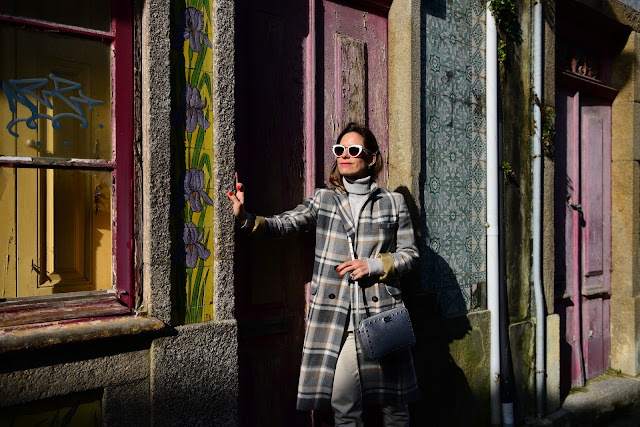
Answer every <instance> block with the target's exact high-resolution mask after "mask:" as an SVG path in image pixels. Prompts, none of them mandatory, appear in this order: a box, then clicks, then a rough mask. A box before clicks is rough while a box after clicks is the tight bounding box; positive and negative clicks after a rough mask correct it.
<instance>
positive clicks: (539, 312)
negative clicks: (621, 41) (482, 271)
mask: <svg viewBox="0 0 640 427" xmlns="http://www.w3.org/2000/svg"><path fill="white" fill-rule="evenodd" d="M533 19H534V21H533V30H532V33H533V35H532V38H533V93H534V94H535V96H537V97H538V100H540V102H536V103H534V106H533V119H534V121H533V123H534V126H535V129H534V131H535V132H534V135H533V147H532V151H533V159H532V163H533V164H532V171H533V194H532V197H533V200H532V210H533V212H532V215H531V234H532V236H531V240H532V251H533V254H532V263H531V264H532V265H531V269H532V281H533V288H534V292H535V303H536V398H537V410H538V416H540V417H541V416H542V415H544V406H545V405H544V403H545V402H544V401H545V385H546V384H545V383H546V371H545V360H544V359H545V325H546V318H545V302H544V291H543V289H542V278H541V259H540V258H541V256H542V254H541V247H542V244H541V240H542V237H541V236H542V233H541V231H542V230H541V228H542V127H541V125H542V123H541V121H542V112H541V111H540V103H541V102H542V33H543V29H542V2H541V1H539V0H538V1H536V2H535V4H534V6H533Z"/></svg>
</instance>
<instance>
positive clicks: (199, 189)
mask: <svg viewBox="0 0 640 427" xmlns="http://www.w3.org/2000/svg"><path fill="white" fill-rule="evenodd" d="M201 198H202V201H203V202H204V203H206V204H207V205H209V206H213V200H211V197H209V195H208V194H207V193H206V192H205V191H204V171H201V170H200V169H195V168H193V169H187V170H186V171H185V173H184V200H185V201H187V200H189V203H190V204H191V210H192V211H193V212H200V211H201V210H202V202H201V201H200V199H201Z"/></svg>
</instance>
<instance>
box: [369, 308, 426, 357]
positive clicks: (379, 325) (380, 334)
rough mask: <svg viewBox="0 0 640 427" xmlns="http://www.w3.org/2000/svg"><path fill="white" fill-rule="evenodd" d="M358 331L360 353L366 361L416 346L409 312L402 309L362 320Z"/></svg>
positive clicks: (395, 309) (384, 312)
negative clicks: (360, 346)
mask: <svg viewBox="0 0 640 427" xmlns="http://www.w3.org/2000/svg"><path fill="white" fill-rule="evenodd" d="M358 329H359V331H360V344H362V352H363V353H364V357H365V358H366V359H367V360H378V359H381V358H383V357H385V356H387V355H389V354H391V353H393V352H394V351H397V350H402V349H404V348H407V347H409V346H413V345H415V344H416V336H415V334H414V333H413V326H412V325H411V319H409V312H408V311H407V309H406V308H404V307H398V308H394V309H391V310H387V311H383V312H382V313H380V314H376V315H375V316H371V317H368V318H366V319H363V320H362V321H361V322H360V326H359V327H358Z"/></svg>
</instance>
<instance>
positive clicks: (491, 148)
mask: <svg viewBox="0 0 640 427" xmlns="http://www.w3.org/2000/svg"><path fill="white" fill-rule="evenodd" d="M486 17H487V38H486V43H487V44H486V55H487V65H486V67H487V72H486V75H487V77H486V78H487V81H486V86H487V92H486V106H487V309H488V310H489V312H490V313H491V346H490V347H491V351H490V367H489V368H490V393H491V424H492V425H500V423H501V420H500V288H499V283H498V276H499V271H500V268H499V254H498V251H499V247H498V228H499V226H498V174H499V167H498V43H497V40H498V33H497V30H496V22H495V18H494V17H493V14H492V13H491V10H490V9H489V2H487V4H486Z"/></svg>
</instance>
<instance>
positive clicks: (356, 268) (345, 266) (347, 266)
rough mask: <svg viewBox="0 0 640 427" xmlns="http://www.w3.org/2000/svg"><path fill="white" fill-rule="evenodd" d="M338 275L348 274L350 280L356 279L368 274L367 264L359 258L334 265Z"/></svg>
mask: <svg viewBox="0 0 640 427" xmlns="http://www.w3.org/2000/svg"><path fill="white" fill-rule="evenodd" d="M336 271H337V272H338V275H339V276H340V277H342V276H344V275H345V274H350V276H351V280H358V279H361V278H363V277H366V276H368V275H369V264H368V263H367V261H364V260H361V259H354V260H352V261H347V262H343V263H342V264H340V265H339V266H337V267H336Z"/></svg>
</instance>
